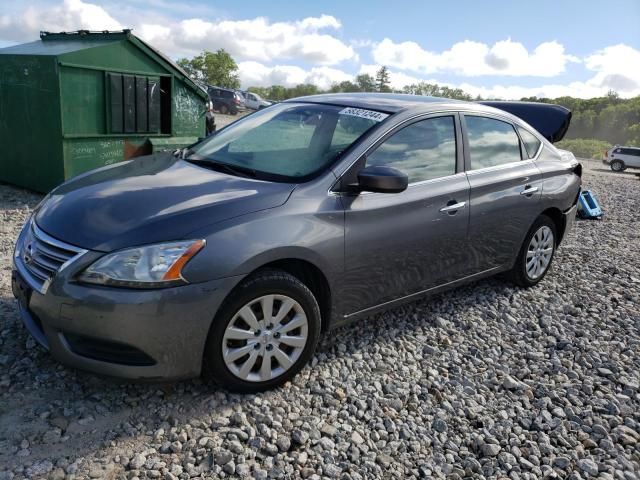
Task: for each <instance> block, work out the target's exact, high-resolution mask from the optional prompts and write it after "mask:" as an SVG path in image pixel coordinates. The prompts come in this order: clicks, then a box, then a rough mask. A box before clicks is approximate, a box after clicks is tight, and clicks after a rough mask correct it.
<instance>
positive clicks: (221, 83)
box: [178, 48, 240, 88]
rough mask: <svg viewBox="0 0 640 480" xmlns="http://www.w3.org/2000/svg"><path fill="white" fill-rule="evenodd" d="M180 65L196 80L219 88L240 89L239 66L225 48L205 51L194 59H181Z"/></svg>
mask: <svg viewBox="0 0 640 480" xmlns="http://www.w3.org/2000/svg"><path fill="white" fill-rule="evenodd" d="M178 65H180V66H181V67H182V68H183V69H184V70H185V71H186V72H187V73H188V74H189V76H190V77H191V78H193V79H194V80H198V81H201V82H204V83H207V84H209V85H215V86H217V87H226V88H240V79H239V77H238V64H237V63H236V61H235V60H234V59H233V57H232V56H231V55H229V53H228V52H227V51H225V50H224V49H223V48H221V49H219V50H217V51H216V52H210V51H208V50H205V51H204V52H202V53H201V54H200V55H197V56H195V57H193V58H192V59H187V58H181V59H180V60H178Z"/></svg>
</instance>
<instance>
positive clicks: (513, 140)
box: [464, 115, 522, 170]
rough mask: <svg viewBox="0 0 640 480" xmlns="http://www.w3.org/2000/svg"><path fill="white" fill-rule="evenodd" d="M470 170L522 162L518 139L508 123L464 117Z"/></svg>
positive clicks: (486, 118) (485, 118)
mask: <svg viewBox="0 0 640 480" xmlns="http://www.w3.org/2000/svg"><path fill="white" fill-rule="evenodd" d="M464 118H465V123H466V125H467V137H468V139H469V156H470V159H471V170H478V169H481V168H488V167H495V166H497V165H504V164H507V163H513V162H519V161H520V160H522V157H521V153H520V139H519V138H518V135H517V134H516V131H515V130H514V128H513V125H511V124H510V123H508V122H503V121H502V120H497V119H495V118H489V117H479V116H473V115H465V117H464Z"/></svg>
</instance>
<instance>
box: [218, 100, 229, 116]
mask: <svg viewBox="0 0 640 480" xmlns="http://www.w3.org/2000/svg"><path fill="white" fill-rule="evenodd" d="M220 113H222V114H224V115H226V114H227V113H229V107H227V106H226V105H225V104H224V103H223V104H222V105H220Z"/></svg>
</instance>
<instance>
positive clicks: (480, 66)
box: [372, 38, 578, 77]
mask: <svg viewBox="0 0 640 480" xmlns="http://www.w3.org/2000/svg"><path fill="white" fill-rule="evenodd" d="M372 55H373V59H374V60H375V61H376V63H379V64H382V65H388V66H390V67H395V68H399V69H401V70H409V71H413V72H419V73H422V74H432V73H454V74H458V75H464V76H479V75H509V76H524V75H530V76H538V77H553V76H556V75H558V74H561V73H563V72H564V71H565V65H566V64H567V62H575V61H578V59H577V58H576V57H573V56H571V55H567V54H566V53H565V51H564V47H563V46H562V45H561V44H559V43H558V42H555V41H553V42H545V43H541V44H540V45H538V46H537V47H536V48H535V49H534V50H533V52H531V53H530V52H529V51H527V49H526V48H525V47H524V45H522V44H521V43H519V42H514V41H512V40H511V39H508V40H502V41H499V42H496V43H495V44H494V45H492V46H489V45H487V44H485V43H480V42H474V41H471V40H465V41H463V42H458V43H455V44H454V45H453V46H452V47H451V48H450V49H449V50H445V51H443V52H440V53H437V52H431V51H428V50H425V49H423V48H422V47H421V46H420V45H418V44H417V43H415V42H402V43H395V42H393V41H392V40H390V39H389V38H385V39H384V40H382V41H381V42H380V43H377V44H375V45H374V47H373V49H372Z"/></svg>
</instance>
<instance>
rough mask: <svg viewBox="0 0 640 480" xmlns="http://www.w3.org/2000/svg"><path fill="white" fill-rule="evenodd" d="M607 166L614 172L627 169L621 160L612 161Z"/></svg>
mask: <svg viewBox="0 0 640 480" xmlns="http://www.w3.org/2000/svg"><path fill="white" fill-rule="evenodd" d="M609 166H610V167H611V170H613V171H614V172H623V171H624V170H625V169H626V168H627V167H626V166H625V164H624V162H623V161H622V160H613V161H612V162H611V165H609Z"/></svg>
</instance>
